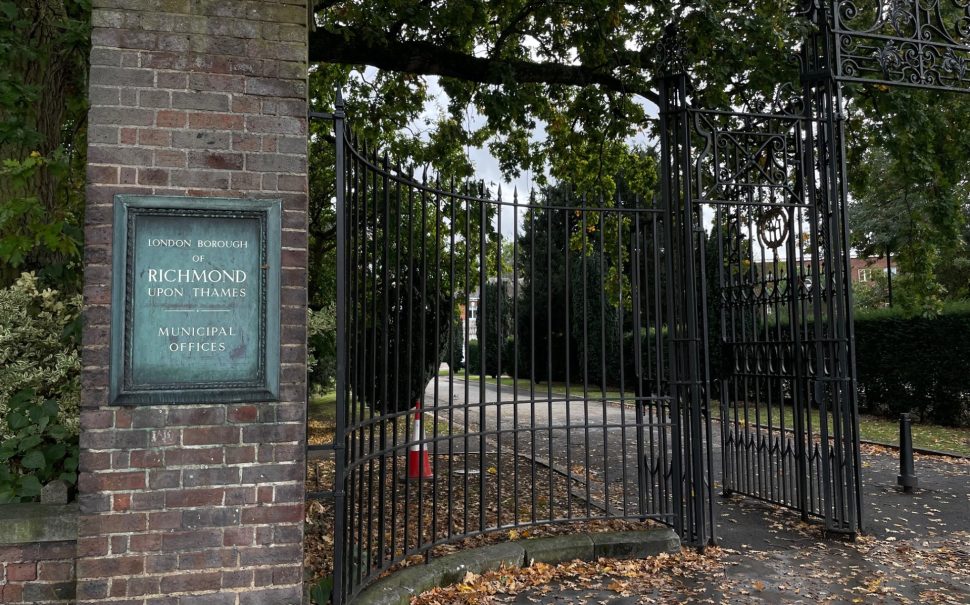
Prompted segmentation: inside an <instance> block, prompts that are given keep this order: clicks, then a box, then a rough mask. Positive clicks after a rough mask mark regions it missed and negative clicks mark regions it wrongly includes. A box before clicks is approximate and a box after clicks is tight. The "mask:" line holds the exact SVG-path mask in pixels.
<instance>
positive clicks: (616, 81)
mask: <svg viewBox="0 0 970 605" xmlns="http://www.w3.org/2000/svg"><path fill="white" fill-rule="evenodd" d="M310 62H312V63H339V64H344V65H370V66H373V67H377V68H379V69H387V70H390V71H399V72H407V73H414V74H419V75H426V76H443V77H448V78H456V79H459V80H467V81H471V82H479V83H482V84H562V85H566V86H590V85H597V86H601V87H603V88H605V89H607V90H611V91H615V92H619V93H624V94H636V95H639V96H641V97H643V98H645V99H648V100H650V101H652V102H654V103H658V102H659V97H658V95H657V93H656V92H655V91H653V90H650V89H649V88H646V87H643V86H640V85H638V84H636V83H631V82H626V81H624V80H622V79H620V78H619V77H617V76H616V75H614V74H612V73H609V72H605V71H599V70H595V69H591V68H589V67H587V66H584V65H566V64H563V63H554V62H533V61H522V60H508V59H499V58H482V57H474V56H471V55H468V54H465V53H462V52H458V51H455V50H452V49H449V48H445V47H442V46H438V45H436V44H432V43H429V42H424V41H399V40H392V39H387V38H386V37H380V36H375V35H374V32H369V33H367V34H362V33H361V32H360V30H357V29H351V28H339V29H337V30H327V29H319V30H317V31H315V32H313V33H312V34H311V35H310Z"/></svg>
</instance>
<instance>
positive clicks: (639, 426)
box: [587, 196, 647, 521]
mask: <svg viewBox="0 0 970 605" xmlns="http://www.w3.org/2000/svg"><path fill="white" fill-rule="evenodd" d="M633 200H634V201H633V205H634V208H635V211H634V213H633V232H632V233H631V234H630V297H631V299H632V303H633V309H632V311H633V316H632V317H633V369H634V376H633V380H634V381H635V382H634V397H635V400H634V409H635V414H636V431H635V434H636V440H637V451H636V456H637V513H638V514H639V517H640V520H641V521H643V520H644V519H645V514H646V497H645V489H646V481H647V480H646V475H645V468H644V466H645V464H644V463H645V460H644V458H643V456H644V451H643V440H644V419H643V401H644V400H643V351H642V350H641V342H640V341H641V338H642V336H641V335H640V330H641V328H640V321H641V320H642V319H643V318H642V317H641V315H640V314H641V312H642V311H643V310H642V308H641V302H640V299H641V296H642V293H641V291H640V266H641V264H643V263H641V262H640V254H641V253H642V251H643V246H641V244H642V242H641V239H640V237H641V233H640V197H639V196H634V198H633ZM644 271H646V267H644ZM621 330H622V327H621ZM587 424H589V422H588V421H587ZM587 447H588V446H587Z"/></svg>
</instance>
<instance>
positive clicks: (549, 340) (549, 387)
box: [545, 200, 555, 520]
mask: <svg viewBox="0 0 970 605" xmlns="http://www.w3.org/2000/svg"><path fill="white" fill-rule="evenodd" d="M546 203H547V204H548V203H549V200H546ZM545 214H546V233H547V234H548V235H547V236H546V309H547V311H546V371H547V372H548V373H547V374H546V392H547V408H548V416H547V417H546V420H547V424H548V425H549V438H548V441H547V443H546V445H547V446H548V450H549V452H548V457H547V460H548V461H549V465H548V477H549V485H548V488H549V517H548V518H549V519H550V520H551V519H554V518H555V515H554V514H553V502H555V498H554V497H553V475H552V453H553V452H552V437H553V435H552V377H553V373H552V346H553V344H552V308H553V306H552V241H553V231H552V209H551V208H548V209H547V210H546V213H545Z"/></svg>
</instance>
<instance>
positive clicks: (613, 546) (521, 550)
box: [353, 527, 680, 605]
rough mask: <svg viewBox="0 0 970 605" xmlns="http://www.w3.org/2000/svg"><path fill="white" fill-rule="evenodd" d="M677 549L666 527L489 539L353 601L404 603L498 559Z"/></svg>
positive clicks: (519, 562) (588, 557)
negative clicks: (491, 541)
mask: <svg viewBox="0 0 970 605" xmlns="http://www.w3.org/2000/svg"><path fill="white" fill-rule="evenodd" d="M679 551H680V538H678V537H677V534H675V533H674V532H673V530H671V529H669V528H666V527H663V528H655V529H649V530H644V531H623V532H607V533H596V534H571V535H567V536H553V537H549V538H533V539H529V540H518V541H516V542H507V543H503V544H493V545H491V546H483V547H481V548H474V549H471V550H468V551H465V552H460V553H456V554H453V555H448V556H447V557H441V558H440V559H434V560H433V561H431V562H430V563H428V564H426V565H415V566H413V567H408V568H405V569H402V570H401V571H398V572H396V573H394V574H391V575H390V576H387V577H386V578H383V579H381V580H378V581H377V582H375V583H374V584H373V585H371V586H370V587H368V588H367V589H366V590H364V591H363V592H362V593H361V594H360V595H359V596H358V597H357V598H356V599H354V601H353V604H354V605H407V603H409V602H410V600H411V598H412V597H414V596H415V595H418V594H421V593H422V592H425V591H426V590H430V589H432V588H435V587H442V586H448V585H451V584H456V583H458V582H461V581H462V579H464V577H465V574H467V573H468V572H471V573H476V574H480V573H484V572H487V571H493V570H496V569H499V568H500V567H502V566H503V565H506V566H510V567H524V566H531V565H533V564H535V563H548V564H551V565H555V564H557V563H563V562H565V561H572V560H574V559H581V560H584V561H593V560H595V559H598V558H600V557H612V558H618V559H633V558H642V557H649V556H653V555H658V554H660V553H676V552H679Z"/></svg>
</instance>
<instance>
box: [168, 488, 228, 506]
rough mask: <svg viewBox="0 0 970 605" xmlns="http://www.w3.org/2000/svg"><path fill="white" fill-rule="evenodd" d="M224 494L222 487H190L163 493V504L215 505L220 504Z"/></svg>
mask: <svg viewBox="0 0 970 605" xmlns="http://www.w3.org/2000/svg"><path fill="white" fill-rule="evenodd" d="M225 495H226V493H225V491H224V490H222V489H190V490H180V491H173V492H167V493H166V494H165V505H166V506H167V507H168V508H174V507H182V506H185V507H194V506H216V505H219V504H222V501H223V499H224V498H225Z"/></svg>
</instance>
